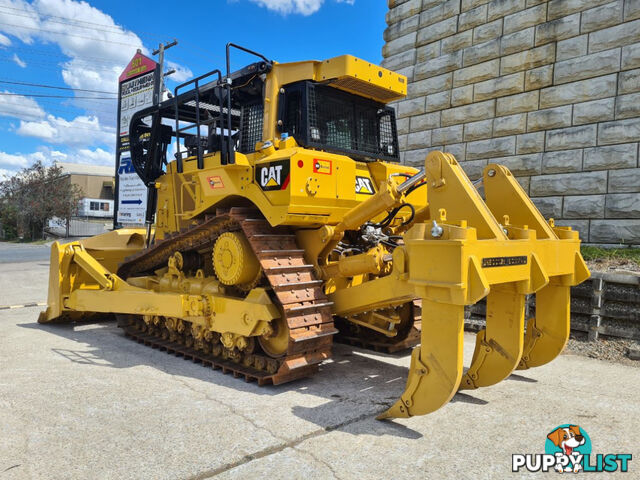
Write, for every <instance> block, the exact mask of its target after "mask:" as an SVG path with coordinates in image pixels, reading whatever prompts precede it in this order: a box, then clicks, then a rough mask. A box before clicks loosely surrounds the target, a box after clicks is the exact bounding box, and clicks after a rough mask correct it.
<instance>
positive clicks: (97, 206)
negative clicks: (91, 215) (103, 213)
mask: <svg viewBox="0 0 640 480" xmlns="http://www.w3.org/2000/svg"><path fill="white" fill-rule="evenodd" d="M89 210H94V211H95V210H100V202H89Z"/></svg>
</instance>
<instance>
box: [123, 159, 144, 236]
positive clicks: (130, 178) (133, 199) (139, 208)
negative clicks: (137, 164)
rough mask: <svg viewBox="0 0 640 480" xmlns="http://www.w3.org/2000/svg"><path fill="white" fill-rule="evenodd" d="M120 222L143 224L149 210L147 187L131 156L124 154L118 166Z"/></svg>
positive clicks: (124, 223)
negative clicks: (134, 166)
mask: <svg viewBox="0 0 640 480" xmlns="http://www.w3.org/2000/svg"><path fill="white" fill-rule="evenodd" d="M118 185H119V190H118V220H117V221H118V223H122V224H123V225H133V224H135V225H142V224H144V221H145V212H146V210H147V187H145V185H144V183H142V180H140V177H139V176H138V174H137V173H136V171H135V170H134V168H133V164H132V163H131V158H130V157H128V156H124V155H123V156H122V157H121V158H120V166H119V167H118Z"/></svg>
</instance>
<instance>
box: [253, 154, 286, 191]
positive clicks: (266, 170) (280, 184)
mask: <svg viewBox="0 0 640 480" xmlns="http://www.w3.org/2000/svg"><path fill="white" fill-rule="evenodd" d="M256 183H258V185H260V188H262V190H265V191H269V190H285V189H286V188H287V187H288V186H289V159H287V160H278V161H277V162H271V163H265V164H264V165H259V166H257V167H256Z"/></svg>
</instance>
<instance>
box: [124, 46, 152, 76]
mask: <svg viewBox="0 0 640 480" xmlns="http://www.w3.org/2000/svg"><path fill="white" fill-rule="evenodd" d="M157 66H158V64H157V63H156V62H154V61H153V60H151V59H150V58H149V57H145V56H144V55H143V54H142V53H140V51H138V53H136V54H135V55H134V56H133V58H132V59H131V61H130V62H129V64H128V65H127V68H125V69H124V71H123V72H122V74H121V75H120V79H119V80H120V82H123V81H124V80H128V79H129V78H133V77H137V76H138V75H142V74H143V73H149V72H152V71H154V70H155V69H156V67H157Z"/></svg>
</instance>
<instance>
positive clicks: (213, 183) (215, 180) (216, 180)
mask: <svg viewBox="0 0 640 480" xmlns="http://www.w3.org/2000/svg"><path fill="white" fill-rule="evenodd" d="M207 182H208V183H209V186H210V187H211V188H224V183H223V182H222V178H220V177H219V176H218V175H216V176H215V177H207Z"/></svg>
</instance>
